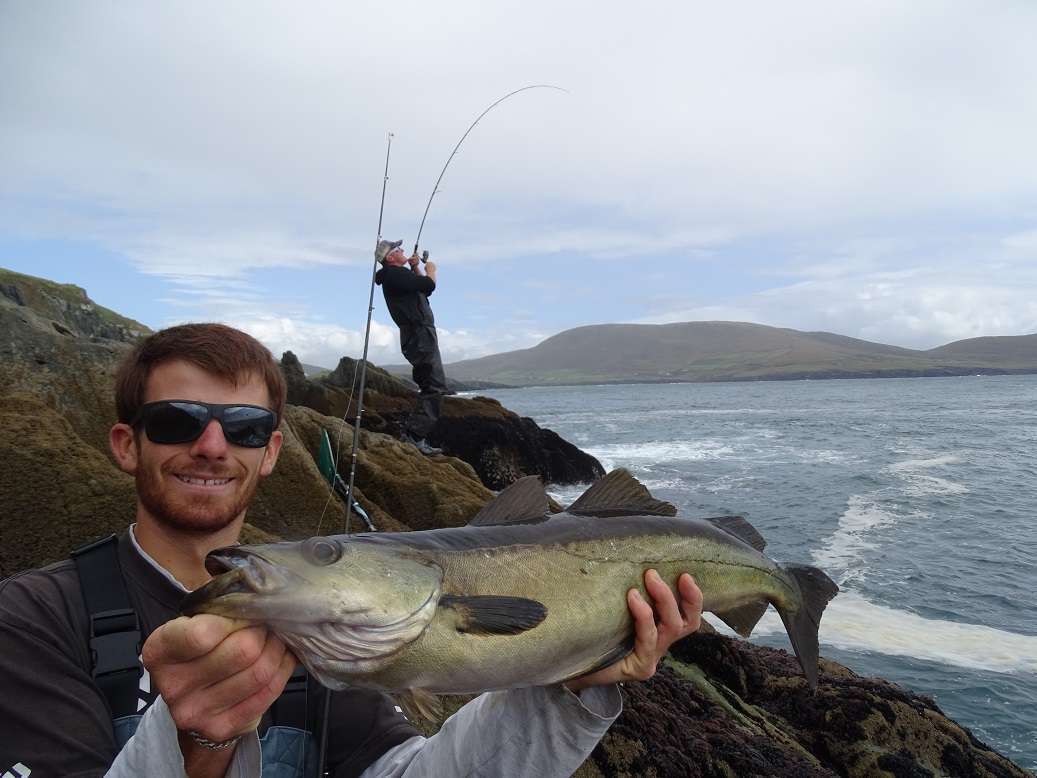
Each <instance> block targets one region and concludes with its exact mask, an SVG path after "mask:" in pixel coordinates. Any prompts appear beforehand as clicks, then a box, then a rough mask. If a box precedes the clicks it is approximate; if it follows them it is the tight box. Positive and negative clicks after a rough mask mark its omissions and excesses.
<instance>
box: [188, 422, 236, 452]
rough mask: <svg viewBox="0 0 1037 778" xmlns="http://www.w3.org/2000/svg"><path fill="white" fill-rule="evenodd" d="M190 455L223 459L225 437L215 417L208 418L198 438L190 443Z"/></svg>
mask: <svg viewBox="0 0 1037 778" xmlns="http://www.w3.org/2000/svg"><path fill="white" fill-rule="evenodd" d="M191 455H192V456H198V457H206V458H208V459H223V458H224V457H225V456H227V439H226V438H225V437H223V427H221V426H220V423H219V422H218V421H217V420H216V419H210V420H209V424H208V425H207V426H206V428H205V430H203V432H202V434H201V435H199V436H198V439H197V440H195V441H194V443H193V444H192V445H191Z"/></svg>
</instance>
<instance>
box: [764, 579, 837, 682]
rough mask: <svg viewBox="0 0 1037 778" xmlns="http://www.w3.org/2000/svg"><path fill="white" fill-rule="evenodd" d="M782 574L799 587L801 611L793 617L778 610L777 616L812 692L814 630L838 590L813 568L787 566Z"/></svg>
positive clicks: (814, 671) (814, 674)
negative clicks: (786, 574) (788, 576)
mask: <svg viewBox="0 0 1037 778" xmlns="http://www.w3.org/2000/svg"><path fill="white" fill-rule="evenodd" d="M785 572H786V573H788V574H789V575H790V576H791V577H792V579H793V580H794V581H795V582H796V584H797V585H798V586H799V591H800V593H801V599H802V607H800V609H799V610H798V611H796V612H795V613H791V612H787V611H786V610H784V609H782V608H778V614H779V615H780V616H781V620H782V622H783V623H784V624H785V631H786V632H788V634H789V640H790V641H792V648H793V650H794V651H795V652H796V658H797V659H798V660H799V664H800V666H802V668H803V674H804V675H805V676H806V677H807V683H808V684H810V688H811V689H814V688H816V687H817V654H818V648H817V630H818V627H819V626H820V624H821V614H822V613H824V610H825V606H827V605H828V603H829V602H830V601H831V599H832V598H833V597H835V595H836V594H838V593H839V587H838V586H837V585H836V583H835V581H833V580H832V579H831V578H829V577H828V575H827V574H826V573H825V572H824V571H823V570H819V569H818V568H816V567H808V566H806V565H789V566H788V567H786V568H785Z"/></svg>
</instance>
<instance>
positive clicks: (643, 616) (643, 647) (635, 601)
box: [627, 589, 659, 654]
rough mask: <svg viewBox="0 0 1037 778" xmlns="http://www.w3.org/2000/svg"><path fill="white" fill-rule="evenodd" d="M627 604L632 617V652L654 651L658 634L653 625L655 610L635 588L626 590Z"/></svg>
mask: <svg viewBox="0 0 1037 778" xmlns="http://www.w3.org/2000/svg"><path fill="white" fill-rule="evenodd" d="M627 606H628V607H629V608H630V613H631V615H633V617H634V653H635V654H641V653H643V652H644V651H654V650H655V642H656V640H657V639H658V636H659V631H658V629H657V628H656V626H655V611H653V610H652V606H651V605H649V604H648V601H647V600H646V599H645V598H644V596H643V595H642V594H641V592H639V591H638V590H637V589H631V590H630V591H629V592H627Z"/></svg>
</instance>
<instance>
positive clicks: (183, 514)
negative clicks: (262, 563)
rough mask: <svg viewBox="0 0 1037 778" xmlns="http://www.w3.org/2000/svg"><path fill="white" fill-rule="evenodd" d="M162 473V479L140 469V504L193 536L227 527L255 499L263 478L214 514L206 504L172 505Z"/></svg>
mask: <svg viewBox="0 0 1037 778" xmlns="http://www.w3.org/2000/svg"><path fill="white" fill-rule="evenodd" d="M161 478H162V474H161V473H160V474H159V479H160V480H159V481H158V482H156V480H155V479H154V478H152V477H151V471H150V470H148V469H147V468H138V469H137V472H136V474H135V480H136V482H137V497H138V499H139V500H140V504H141V505H142V506H143V507H144V508H145V510H147V512H148V513H149V514H150V515H151V516H153V517H154V518H155V520H156V521H157V522H158V523H159V524H162V525H164V526H165V527H167V528H169V529H173V530H177V531H179V532H186V533H189V534H192V535H208V534H211V533H214V532H219V531H220V530H223V529H226V528H227V527H229V526H230V525H231V524H233V523H234V520H235V519H237V518H238V516H240V515H241V514H243V513H244V512H245V511H246V510H247V509H248V506H249V503H251V502H252V497H253V496H254V495H255V493H256V488H257V487H258V486H259V479H258V478H253V479H252V482H251V483H248V484H246V485H245V487H244V490H243V491H242V492H241V494H240V496H239V497H238V499H237V500H236V501H235V502H233V503H231V505H230V507H229V508H227V509H226V510H224V511H220V512H218V513H214V512H213V509H212V508H211V507H210V506H207V505H205V504H204V503H203V504H199V505H186V506H177V505H174V504H171V502H170V501H169V500H168V495H167V493H166V492H164V491H163V489H162V488H161Z"/></svg>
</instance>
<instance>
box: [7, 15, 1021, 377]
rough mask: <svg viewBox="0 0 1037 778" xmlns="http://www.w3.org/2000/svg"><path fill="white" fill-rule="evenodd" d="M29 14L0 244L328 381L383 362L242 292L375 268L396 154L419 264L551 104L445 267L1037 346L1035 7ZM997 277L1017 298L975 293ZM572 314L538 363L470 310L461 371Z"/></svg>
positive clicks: (450, 245)
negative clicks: (157, 300)
mask: <svg viewBox="0 0 1037 778" xmlns="http://www.w3.org/2000/svg"><path fill="white" fill-rule="evenodd" d="M0 15H2V18H0V69H2V70H3V72H4V73H7V74H10V77H9V78H5V79H4V81H3V83H2V85H0V115H3V116H4V122H3V123H0V169H3V171H4V175H3V176H2V178H0V237H2V236H3V235H9V236H29V237H33V238H58V239H66V240H80V241H93V242H96V243H100V244H101V245H103V246H105V247H107V248H109V249H111V250H113V251H115V252H118V253H119V254H122V255H124V256H127V257H128V258H129V259H130V260H131V261H132V262H133V264H134V266H135V267H136V268H138V269H139V270H141V271H142V272H144V273H147V274H151V275H157V276H160V277H162V278H164V279H167V280H168V281H170V292H169V294H168V295H166V296H167V297H170V298H173V299H175V301H176V302H177V305H178V307H179V308H181V309H184V308H186V309H188V310H197V311H199V312H205V311H216V312H218V313H222V314H223V315H225V316H233V317H234V318H236V319H240V320H241V321H255V322H263V323H264V324H263V326H264V327H269V328H270V329H269V332H270V333H271V334H270V337H271V338H275V335H276V338H275V339H277V338H279V339H280V340H277V342H284V343H288V342H289V341H291V342H293V343H294V342H296V340H295V339H296V338H298V339H300V340H301V341H302V342H303V343H307V344H309V345H307V347H309V346H310V345H312V347H313V348H314V353H315V354H317V355H319V356H320V358H321V359H327V358H328V357H329V355H332V354H334V353H335V352H336V349H339V348H344V347H345V345H346V344H348V343H355V340H356V337H357V333H356V332H355V331H351V330H348V329H345V328H341V327H337V325H335V324H334V323H324V322H321V321H317V320H316V314H314V313H313V312H312V311H309V310H307V309H306V306H305V304H304V303H291V302H284V301H278V300H277V299H276V298H277V296H278V295H277V291H278V290H277V289H271V288H259V287H253V286H249V285H248V284H245V283H243V284H242V285H237V286H235V285H233V284H228V283H226V281H228V280H230V281H235V282H241V281H243V279H245V278H247V276H248V271H250V270H254V269H261V270H264V271H271V270H276V269H278V268H282V269H291V270H320V269H322V268H326V267H329V266H342V267H350V266H353V267H356V268H359V267H361V266H362V265H363V264H365V263H368V262H370V259H369V257H370V250H371V246H372V245H373V243H374V233H375V231H376V224H377V218H378V198H379V195H380V193H381V188H382V179H383V164H384V153H385V138H386V131H387V130H390V129H391V130H393V131H394V132H395V133H396V135H395V140H394V143H393V147H392V148H393V151H392V158H391V160H390V171H389V182H388V194H387V205H386V212H385V223H384V227H383V232H384V234H386V235H387V236H392V237H404V238H405V239H406V240H407V241H408V242H409V241H410V240H412V239H413V233H414V231H415V230H416V228H417V225H418V222H419V220H420V217H421V213H422V210H423V209H424V207H425V203H426V200H427V198H428V195H429V192H430V189H431V187H432V185H433V182H434V181H435V178H436V176H437V175H438V173H439V170H440V168H441V166H442V164H443V162H444V161H445V159H446V157H447V155H448V153H449V151H450V149H451V148H452V147H453V145H454V143H456V141H457V139H458V137H459V136H460V134H461V133H462V132H463V130H464V129H465V128H466V127H467V126H468V124H469V123H470V121H471V120H472V119H473V118H474V117H475V116H476V115H477V114H478V113H479V112H480V111H481V110H482V109H483V108H484V107H485V106H487V105H488V104H489V103H490V102H492V101H493V100H495V99H496V98H498V97H500V96H501V95H503V94H504V93H506V92H508V91H510V90H512V89H514V88H516V87H518V86H521V85H524V84H529V83H536V82H548V83H557V84H559V85H561V86H563V87H566V88H567V89H569V90H570V94H568V95H565V94H559V93H555V92H553V91H549V90H533V91H530V92H526V93H523V94H521V95H517V96H516V97H514V98H512V99H511V100H509V101H507V102H505V103H503V104H501V105H500V106H498V108H496V109H495V110H494V111H493V112H492V113H490V114H489V115H487V117H486V118H485V119H484V120H483V122H482V123H481V124H480V126H479V127H478V128H476V130H475V131H474V132H473V133H472V135H471V136H470V137H469V139H468V140H467V141H466V142H465V145H464V146H463V147H462V149H461V151H460V153H459V154H458V156H457V157H456V158H455V160H454V162H453V163H452V165H451V168H450V169H449V170H448V171H447V173H446V176H445V177H444V180H443V183H442V186H441V191H440V193H439V194H438V195H437V196H436V199H435V201H434V203H433V205H432V209H431V211H430V213H429V220H428V222H427V224H426V227H425V234H424V239H425V242H426V243H428V245H429V246H430V247H433V248H434V249H435V251H436V252H437V253H440V254H442V255H443V256H444V257H448V258H449V259H450V261H451V262H456V263H458V264H465V263H471V264H474V263H479V262H484V263H485V261H486V260H495V261H496V260H500V259H508V258H515V259H529V258H537V257H539V258H543V259H544V260H545V261H546V262H563V261H567V260H568V258H569V257H570V256H571V255H578V256H579V257H580V258H581V259H583V260H586V259H594V260H607V259H628V258H645V259H648V260H653V259H656V258H658V257H660V256H667V257H672V256H674V255H679V256H681V257H687V258H690V259H698V258H701V257H703V256H720V257H722V258H723V259H724V260H725V261H724V263H722V264H723V267H721V265H720V264H718V265H717V268H718V269H717V271H716V272H718V273H721V272H722V273H726V274H727V277H728V278H729V282H728V283H727V284H726V287H725V292H724V294H723V296H722V298H721V299H718V300H711V301H709V302H708V303H707V302H705V301H703V300H699V301H694V302H693V303H691V304H688V305H685V306H683V307H681V306H678V305H673V306H671V308H672V310H671V311H670V312H669V313H667V314H662V315H660V316H659V317H657V318H660V319H662V318H667V317H668V318H669V319H670V320H673V318H675V317H676V318H697V317H698V314H700V313H705V314H708V315H711V316H712V315H716V314H717V312H723V311H728V312H730V313H731V315H732V317H733V318H742V319H753V320H757V321H763V322H765V323H772V324H788V325H790V326H800V327H803V328H808V327H818V328H824V329H834V330H838V331H842V332H847V333H848V334H860V335H862V336H863V335H865V334H867V333H871V334H874V336H875V337H876V338H878V339H888V340H891V341H893V342H903V338H908V339H910V340H911V342H913V343H925V342H937V341H940V340H943V339H948V338H951V337H957V336H958V335H960V334H981V333H986V334H992V333H990V332H987V329H988V328H994V329H995V330H997V331H1006V332H1007V331H1009V330H1011V328H1013V327H1017V328H1019V329H1018V330H1017V331H1028V330H1032V329H1033V328H1034V326H1035V325H1034V320H1033V315H1032V307H1031V305H1030V303H1029V300H1028V298H1029V297H1034V296H1035V295H1034V294H1033V292H1034V291H1035V289H1037V287H1035V283H1034V277H1033V275H1032V274H1031V273H1029V272H1028V269H1027V266H1026V265H1025V264H1020V263H1019V262H1018V261H1014V260H1013V258H1014V259H1015V260H1018V259H1025V258H1029V259H1030V261H1032V259H1033V251H1034V248H1035V246H1037V238H1035V237H1034V234H1035V233H1034V231H1033V224H1034V213H1033V211H1032V204H1033V202H1034V198H1035V195H1037V185H1035V183H1034V182H1035V181H1037V155H1034V154H1032V153H1031V152H1032V143H1033V141H1032V138H1033V137H1035V136H1037V102H1035V101H1034V100H1032V96H1031V92H1032V87H1033V84H1034V83H1035V82H1037V47H1034V46H1033V42H1032V37H1033V36H1032V31H1033V29H1034V28H1035V26H1037V6H1035V5H1033V4H1030V3H1004V4H999V5H997V6H996V7H988V6H982V7H981V6H979V5H975V4H971V5H970V4H964V3H950V4H948V3H944V2H937V0H919V1H918V2H912V3H902V2H894V1H893V0H878V1H877V2H864V0H860V1H859V2H850V3H839V4H832V3H827V2H822V1H821V0H801V1H799V2H790V3H782V4H770V5H768V4H758V3H754V4H749V3H744V2H733V3H727V4H717V3H704V2H677V1H676V0H672V1H671V2H660V3H649V4H641V5H639V6H637V8H636V9H633V10H632V8H631V6H630V4H629V3H624V2H620V1H619V0H603V1H601V2H593V3H592V2H590V0H578V1H577V2H572V3H563V4H558V3H552V2H548V0H529V1H528V2H521V3H520V2H518V1H517V0H503V1H502V2H495V3H481V2H477V1H476V0H457V1H456V2H454V3H452V4H451V5H450V7H449V10H445V9H444V8H443V7H442V6H437V5H435V4H429V3H420V2H417V0H399V1H398V2H394V3H388V4H386V3H376V2H357V3H349V4H342V3H338V2H331V0H326V1H325V2H313V3H309V4H307V6H306V12H305V13H301V12H300V11H299V9H297V8H294V7H289V6H287V5H284V4H281V3H274V2H263V1H261V0H248V1H247V2H246V1H245V0H240V1H239V2H233V1H228V2H224V3H219V4H191V5H188V6H186V7H184V6H181V5H179V4H177V5H170V4H163V3H157V2H152V3H137V4H109V5H106V6H104V7H101V8H98V7H95V6H86V5H58V4H50V3H46V2H34V3H21V4H19V3H8V4H4V5H3V10H2V11H0ZM957 222H969V223H970V224H987V225H999V229H1001V230H1002V231H1005V232H1014V234H1012V235H1009V236H1008V237H1005V238H1004V239H1003V241H1000V242H999V244H998V246H997V248H998V249H999V251H992V250H991V247H990V245H989V242H988V243H982V242H976V243H973V244H970V245H969V246H962V247H959V248H957V249H955V252H954V256H953V261H946V259H945V254H946V247H945V246H944V245H940V244H938V243H932V242H927V241H926V240H925V238H926V237H927V236H928V235H929V234H930V233H932V232H933V231H934V230H941V229H945V230H948V231H949V232H953V231H954V229H955V227H954V225H956V223H957ZM891 225H893V226H892V227H891ZM886 232H888V233H890V234H892V235H893V237H890V238H886V237H883V233H886ZM862 235H864V236H866V237H864V238H861V237H860V236H862ZM872 236H874V237H872ZM740 241H756V242H757V243H758V244H760V245H764V246H767V247H773V250H774V253H775V255H777V256H779V259H778V260H776V261H775V263H774V264H773V265H772V268H771V271H770V275H771V276H773V278H777V279H778V280H773V278H772V279H771V280H772V281H773V284H774V286H773V288H772V289H771V290H770V291H768V292H756V293H752V294H750V293H747V292H746V291H745V289H746V288H747V287H746V286H745V284H742V283H741V280H742V279H743V278H745V277H746V276H749V275H752V276H753V277H754V279H755V280H757V281H758V280H759V278H760V277H761V272H762V271H760V270H750V269H749V268H750V267H755V266H754V265H752V263H751V262H749V261H748V260H747V259H746V258H745V255H744V253H739V252H738V251H737V249H738V248H739V242H740ZM813 241H816V245H813ZM826 245H827V246H833V245H834V246H838V249H837V250H835V251H828V250H825V248H824V247H825V246H826ZM818 246H820V247H821V248H818ZM798 249H802V250H801V251H800V250H798ZM912 250H913V251H912ZM995 261H1001V262H1006V263H1007V264H1005V265H1004V266H1003V269H1002V271H1001V272H996V273H993V272H981V271H977V270H976V268H977V267H980V266H983V267H986V268H988V269H989V268H990V264H989V263H992V262H995ZM898 271H903V273H904V275H903V276H898V275H895V273H896V272H898ZM891 273H892V274H894V275H890V274H891ZM793 281H799V282H802V283H793ZM617 286H618V285H617ZM759 286H760V285H759V283H757V284H756V285H755V286H754V288H759ZM657 291H661V292H668V291H669V290H667V289H660V290H657ZM549 294H550V290H548V291H547V292H545V297H542V298H536V297H531V298H530V299H524V300H523V305H524V307H526V308H528V309H529V310H533V311H536V316H537V320H536V321H535V326H533V325H532V324H531V325H530V327H529V328H528V330H527V329H522V330H520V332H521V334H520V335H515V334H512V333H511V332H510V331H503V330H502V332H501V333H496V332H492V331H490V330H484V329H481V328H480V329H479V331H478V334H476V332H475V329H474V324H475V319H471V318H466V312H465V310H464V308H463V307H462V306H461V305H460V304H458V305H457V308H456V310H455V311H444V313H448V314H450V313H452V314H453V315H452V316H450V315H448V316H444V317H442V318H443V319H444V320H446V321H451V322H455V321H456V322H457V324H456V325H454V329H455V330H456V331H457V332H456V333H449V334H445V335H444V337H443V341H444V350H445V351H446V350H447V349H449V350H450V351H451V353H453V354H457V355H462V354H463V355H471V354H474V353H475V352H477V351H479V350H481V349H483V348H486V349H488V350H493V351H495V350H501V349H500V348H494V344H506V343H516V344H519V345H530V343H528V342H521V341H522V339H523V338H532V337H536V336H538V334H539V333H541V332H543V333H548V332H551V331H553V330H555V329H559V328H560V326H555V324H556V321H560V320H556V319H554V318H552V316H553V313H552V311H551V307H550V305H547V304H544V302H545V301H547V300H549V298H548V297H547V295H549ZM628 295H629V293H628V290H626V289H623V288H611V289H607V288H602V289H601V291H600V297H601V301H600V309H601V310H603V311H604V310H607V311H609V312H610V315H613V316H614V318H615V319H617V320H618V319H623V318H630V317H631V314H629V313H625V312H624V311H626V310H627V309H626V308H624V307H623V303H624V301H625V300H626V298H627V296H628ZM271 298H274V301H273V302H271ZM995 304H996V305H999V306H1002V307H1003V308H1004V311H1003V312H996V313H995V312H994V305H995ZM441 305H443V303H441V302H437V314H438V313H440V312H441V311H440V306H441ZM260 307H261V308H262V310H264V311H265V312H266V313H267V314H269V315H270V316H271V318H270V319H269V320H267V319H257V318H255V313H254V312H255V310H256V309H257V308H260ZM613 312H614V314H613ZM276 321H293V322H296V324H295V326H296V328H297V329H296V331H294V332H293V331H291V330H290V329H288V328H286V327H284V326H282V325H275V324H271V322H276ZM305 322H310V324H304V323H305ZM307 327H312V328H313V329H312V330H306V334H305V335H303V334H301V333H300V331H299V329H298V328H304V329H305V328H307ZM336 327H337V329H336ZM307 338H311V339H312V340H310V341H307ZM318 344H326V345H323V346H318ZM380 348H381V346H380ZM386 348H388V347H386ZM321 349H324V350H321ZM380 353H384V354H385V358H390V354H389V352H388V351H384V352H380ZM335 358H336V359H337V356H336V357H335Z"/></svg>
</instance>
